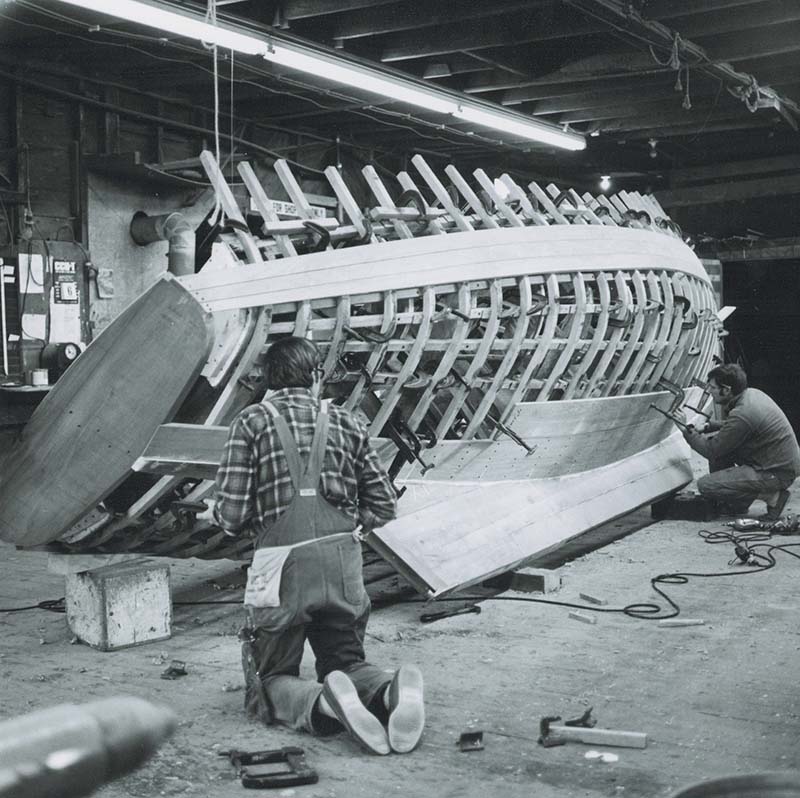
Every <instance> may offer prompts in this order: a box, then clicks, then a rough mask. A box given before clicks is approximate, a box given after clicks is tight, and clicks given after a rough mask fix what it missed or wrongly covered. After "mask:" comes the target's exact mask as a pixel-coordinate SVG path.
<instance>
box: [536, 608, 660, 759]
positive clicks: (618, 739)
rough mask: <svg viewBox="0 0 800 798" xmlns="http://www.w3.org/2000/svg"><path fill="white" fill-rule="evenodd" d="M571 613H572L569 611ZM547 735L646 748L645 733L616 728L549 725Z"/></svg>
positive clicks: (594, 742)
mask: <svg viewBox="0 0 800 798" xmlns="http://www.w3.org/2000/svg"><path fill="white" fill-rule="evenodd" d="M570 615H572V613H570ZM549 735H551V736H552V737H557V738H558V739H560V740H568V741H572V742H578V743H589V744H590V745H613V746H617V747H619V748H646V747H647V735H646V734H643V733H642V732H629V731H618V730H616V729H587V728H585V727H583V726H550V731H549Z"/></svg>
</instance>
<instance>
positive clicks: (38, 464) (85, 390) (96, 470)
mask: <svg viewBox="0 0 800 798" xmlns="http://www.w3.org/2000/svg"><path fill="white" fill-rule="evenodd" d="M210 345H211V335H210V325H209V317H208V316H207V315H206V314H205V313H204V312H203V310H202V308H201V307H200V305H199V304H198V303H197V302H196V301H195V300H194V299H193V298H192V297H191V295H190V294H189V293H188V292H187V291H186V290H185V289H184V288H183V287H182V286H181V285H180V284H179V283H178V281H177V280H174V279H169V278H166V277H165V278H163V279H161V280H160V281H159V282H157V283H156V284H155V285H154V286H153V287H152V288H151V289H150V290H149V291H147V292H146V293H145V294H143V295H142V296H141V297H139V299H137V300H136V301H135V302H134V303H133V304H131V305H129V306H128V308H127V309H126V310H125V311H124V312H123V313H122V314H121V315H120V316H118V317H117V318H116V319H115V320H114V322H112V324H111V325H109V326H108V327H107V328H106V329H105V330H104V331H103V333H102V334H101V335H99V336H98V337H97V339H96V341H94V342H93V343H92V344H91V346H89V347H88V349H87V350H86V351H85V352H84V353H83V354H82V355H81V356H80V357H79V358H78V360H76V361H75V363H74V364H73V365H72V366H71V367H70V368H69V369H68V370H67V372H66V373H65V374H64V376H63V377H62V378H61V379H60V380H59V382H58V390H57V391H56V390H53V391H51V392H50V394H49V395H48V396H47V397H46V398H45V400H44V401H43V402H42V403H41V404H40V405H39V407H38V408H37V409H36V411H35V412H34V414H33V416H32V417H31V419H30V421H29V422H28V425H27V426H26V427H25V429H24V431H23V433H22V436H21V439H20V440H19V441H18V443H17V444H16V445H15V446H14V447H13V449H12V450H11V451H10V452H9V453H8V458H7V463H8V464H9V465H10V464H13V468H6V469H4V471H6V473H5V474H4V480H3V501H2V503H1V504H0V535H1V536H2V538H3V539H4V540H6V541H9V542H11V543H24V544H25V545H28V546H31V545H37V544H40V543H44V542H46V541H49V540H53V539H54V538H56V537H58V536H59V535H60V534H61V533H62V532H64V531H65V530H67V529H69V528H70V527H71V526H72V525H73V524H74V523H75V522H76V521H77V520H78V519H79V518H81V517H82V516H83V515H85V514H86V512H87V511H88V510H90V509H91V508H93V507H94V506H95V505H96V504H97V503H98V502H99V501H100V500H101V499H103V498H104V497H105V496H106V495H107V494H108V493H109V492H110V491H111V490H112V489H113V488H114V487H116V486H117V485H118V484H119V483H120V482H121V481H122V480H123V479H125V477H127V476H128V475H129V473H130V469H131V465H132V464H133V462H134V461H135V460H136V458H137V457H138V456H139V453H140V452H141V451H142V449H143V448H144V446H145V445H146V443H147V441H148V440H149V439H150V437H151V436H152V434H153V432H154V431H155V430H156V429H157V427H158V426H159V424H161V423H162V422H163V421H164V420H165V419H166V418H169V417H171V416H172V414H173V413H174V412H175V410H176V409H177V407H178V405H179V404H180V402H181V400H182V399H183V397H184V396H185V395H186V393H187V391H188V389H189V388H190V387H191V385H192V384H193V383H194V380H195V378H196V377H197V375H198V374H199V373H200V370H201V368H202V367H203V364H204V363H205V361H206V359H207V357H208V354H209V349H210Z"/></svg>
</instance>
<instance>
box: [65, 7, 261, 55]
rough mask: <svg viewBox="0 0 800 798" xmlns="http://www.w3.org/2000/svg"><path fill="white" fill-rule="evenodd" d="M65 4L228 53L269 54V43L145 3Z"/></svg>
mask: <svg viewBox="0 0 800 798" xmlns="http://www.w3.org/2000/svg"><path fill="white" fill-rule="evenodd" d="M61 2H62V3H69V4H70V5H73V6H80V7H81V8H86V9H88V10H89V11H96V12H97V13H98V14H106V15H108V16H111V17H119V18H120V19H127V20H129V21H130V22H136V23H138V24H139V25H146V26H147V27H148V28H158V29H159V30H161V31H166V32H168V33H174V34H176V35H178V36H186V37H187V38H189V39H198V40H199V41H202V42H208V43H209V44H216V45H218V46H219V47H225V48H226V49H228V50H236V52H238V53H246V54H247V55H263V54H264V53H265V52H266V50H267V43H266V42H265V41H264V40H263V39H257V38H256V37H255V36H247V35H245V34H244V33H237V32H236V31H233V30H229V29H227V28H221V27H219V26H218V25H211V24H209V23H208V22H203V21H202V20H199V19H195V18H194V17H190V16H187V15H185V14H179V13H177V12H176V11H169V10H168V9H166V8H162V7H161V6H157V5H151V4H150V3H144V2H142V1H141V0H61Z"/></svg>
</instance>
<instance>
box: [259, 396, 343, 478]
mask: <svg viewBox="0 0 800 798" xmlns="http://www.w3.org/2000/svg"><path fill="white" fill-rule="evenodd" d="M263 404H264V407H265V408H266V409H267V411H268V412H269V414H270V415H271V416H272V419H273V421H274V422H275V431H276V432H277V433H278V438H279V439H280V442H281V446H282V447H283V453H284V455H285V456H286V463H287V465H288V466H289V477H290V478H291V480H292V487H293V488H294V489H295V490H300V488H314V489H316V488H317V486H318V485H319V479H320V475H321V474H322V464H323V461H324V460H325V447H326V445H327V442H328V426H329V421H330V416H329V415H328V407H327V405H326V404H324V403H323V404H322V405H321V407H320V411H319V413H318V414H317V423H316V424H315V426H314V438H313V440H312V441H311V452H310V454H309V457H308V465H307V466H306V467H305V468H303V463H302V459H301V457H300V452H299V451H298V449H297V444H296V443H295V440H294V436H293V435H292V431H291V430H290V429H289V425H288V424H287V423H286V419H285V418H283V416H281V414H280V413H279V412H278V410H277V409H276V407H275V405H273V404H272V403H271V402H264V403H263Z"/></svg>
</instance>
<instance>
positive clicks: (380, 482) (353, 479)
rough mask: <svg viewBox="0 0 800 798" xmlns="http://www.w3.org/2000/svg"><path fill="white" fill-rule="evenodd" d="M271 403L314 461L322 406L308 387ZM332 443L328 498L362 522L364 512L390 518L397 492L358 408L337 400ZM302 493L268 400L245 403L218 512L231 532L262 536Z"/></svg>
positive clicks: (220, 485) (221, 482) (227, 454)
mask: <svg viewBox="0 0 800 798" xmlns="http://www.w3.org/2000/svg"><path fill="white" fill-rule="evenodd" d="M269 401H270V402H271V403H272V405H273V406H274V407H275V409H276V410H277V411H278V413H279V414H280V415H281V416H282V417H283V418H284V419H285V420H286V423H287V424H288V425H289V429H290V430H291V432H292V435H293V437H294V439H295V442H296V443H297V448H298V451H299V453H300V457H301V458H302V460H303V462H304V463H305V462H307V461H308V455H309V452H310V451H311V441H312V438H313V436H314V426H315V424H316V421H317V414H318V413H319V405H318V403H317V401H316V400H315V399H314V397H313V395H312V393H311V391H310V390H308V389H306V388H283V389H281V390H278V391H275V393H274V394H272V396H270V397H269ZM328 414H329V416H330V424H329V427H328V445H327V447H326V449H325V459H324V462H323V465H322V474H321V478H320V482H321V488H322V495H323V496H324V497H325V499H326V500H327V501H329V502H330V503H331V504H332V505H333V506H334V507H336V508H338V509H339V510H341V511H342V512H344V513H345V514H346V515H348V516H350V518H352V519H353V526H355V525H356V524H357V523H358V521H359V510H360V509H361V510H364V509H366V510H369V511H371V512H372V513H373V514H374V515H375V516H376V517H377V518H378V519H379V520H380V521H383V522H385V521H389V520H391V519H392V518H394V517H395V514H396V511H397V496H396V494H395V491H394V488H393V486H392V483H391V481H390V480H389V477H388V475H387V474H386V472H385V471H384V469H383V467H382V466H381V464H380V461H379V460H378V456H377V454H376V453H375V450H374V449H373V448H372V446H371V444H370V441H369V434H368V433H367V430H366V428H365V427H364V425H363V424H362V423H361V422H360V421H359V420H358V419H357V418H356V417H355V416H354V415H353V414H352V413H350V412H348V411H347V410H344V409H343V408H340V407H335V406H333V405H331V406H330V407H329V410H328ZM293 496H294V488H293V487H292V480H291V477H290V476H289V466H288V464H287V461H286V457H285V455H284V453H283V449H282V447H281V443H280V439H279V438H278V433H277V431H276V430H275V423H274V421H273V419H272V416H271V415H270V413H269V411H268V410H267V409H266V408H265V407H264V405H263V404H257V405H251V406H250V407H247V408H245V410H243V411H242V412H241V413H240V414H239V415H238V416H237V417H236V419H235V421H234V422H233V424H232V425H231V428H230V432H229V434H228V440H227V443H226V444H225V449H224V452H223V455H222V461H221V463H220V466H219V470H218V471H217V502H216V508H215V512H214V515H215V517H216V520H217V523H218V524H219V525H220V526H221V527H222V529H223V530H224V531H225V532H227V533H228V534H238V533H239V532H240V531H242V530H243V528H244V527H247V530H246V531H247V532H249V533H250V534H257V533H258V532H259V531H261V530H265V529H267V528H269V526H270V525H271V524H272V523H273V522H274V521H275V520H276V519H277V518H278V516H280V514H281V513H282V512H283V511H284V510H286V509H287V508H288V507H289V504H290V502H291V500H292V498H293Z"/></svg>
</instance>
